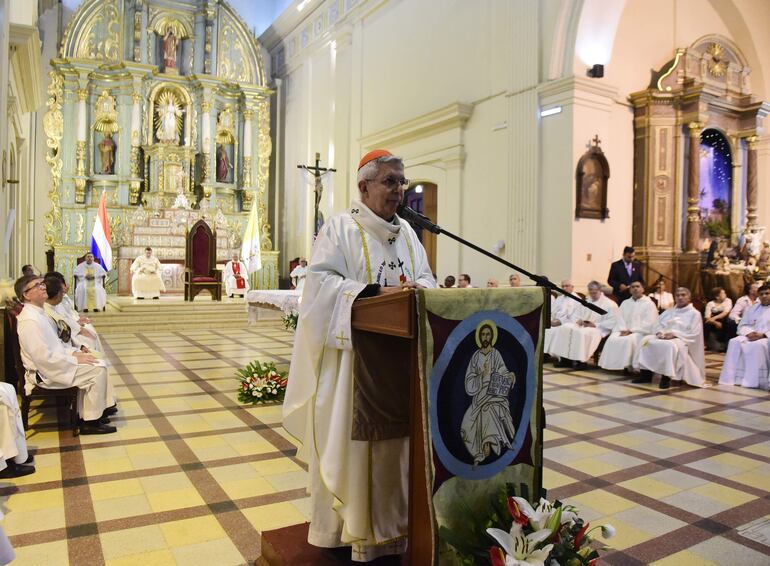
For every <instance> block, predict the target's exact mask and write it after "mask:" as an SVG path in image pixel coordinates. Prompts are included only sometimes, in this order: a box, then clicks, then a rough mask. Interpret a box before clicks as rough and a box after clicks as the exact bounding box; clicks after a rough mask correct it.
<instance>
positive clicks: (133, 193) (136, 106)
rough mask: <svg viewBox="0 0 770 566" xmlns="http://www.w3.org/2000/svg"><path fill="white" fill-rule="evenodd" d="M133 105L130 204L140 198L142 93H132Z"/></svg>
mask: <svg viewBox="0 0 770 566" xmlns="http://www.w3.org/2000/svg"><path fill="white" fill-rule="evenodd" d="M131 100H132V101H133V106H132V107H131V178H132V180H131V182H130V183H129V189H128V200H129V203H130V204H136V203H137V200H138V199H139V187H140V184H141V180H140V179H139V146H140V145H141V141H142V134H141V131H142V93H141V92H136V91H135V92H134V93H133V94H132V95H131Z"/></svg>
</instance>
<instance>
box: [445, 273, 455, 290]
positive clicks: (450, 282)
mask: <svg viewBox="0 0 770 566" xmlns="http://www.w3.org/2000/svg"><path fill="white" fill-rule="evenodd" d="M454 286H455V277H454V275H447V276H446V277H444V284H443V285H442V287H443V288H444V289H452V288H453V287H454Z"/></svg>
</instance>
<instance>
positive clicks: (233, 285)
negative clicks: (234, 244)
mask: <svg viewBox="0 0 770 566" xmlns="http://www.w3.org/2000/svg"><path fill="white" fill-rule="evenodd" d="M233 264H237V265H238V269H239V271H238V274H239V275H240V276H241V279H242V280H243V287H241V288H240V289H239V288H238V280H237V278H236V277H235V271H236V268H235V267H233ZM248 291H249V270H248V269H246V264H245V263H243V262H242V261H233V260H230V261H228V262H227V265H225V295H227V296H228V297H229V296H230V295H243V296H245V295H246V293H247V292H248Z"/></svg>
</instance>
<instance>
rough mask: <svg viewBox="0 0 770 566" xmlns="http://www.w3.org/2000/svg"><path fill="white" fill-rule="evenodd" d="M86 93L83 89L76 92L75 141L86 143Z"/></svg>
mask: <svg viewBox="0 0 770 566" xmlns="http://www.w3.org/2000/svg"><path fill="white" fill-rule="evenodd" d="M87 96H88V91H87V90H86V89H84V88H81V89H80V90H78V132H77V134H78V136H77V141H82V142H84V141H86V97H87Z"/></svg>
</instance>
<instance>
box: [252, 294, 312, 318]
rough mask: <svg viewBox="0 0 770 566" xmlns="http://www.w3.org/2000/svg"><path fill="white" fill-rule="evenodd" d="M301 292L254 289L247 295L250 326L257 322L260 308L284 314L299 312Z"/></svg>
mask: <svg viewBox="0 0 770 566" xmlns="http://www.w3.org/2000/svg"><path fill="white" fill-rule="evenodd" d="M301 295H302V292H301V291H294V290H291V291H279V290H259V289H252V290H251V291H249V292H248V293H246V312H248V313H249V324H254V323H255V322H256V321H257V313H258V309H259V308H263V309H264V308H268V309H275V310H279V311H281V312H282V313H284V314H290V313H291V312H292V311H298V310H299V299H300V297H301Z"/></svg>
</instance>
